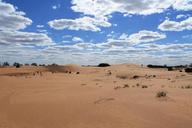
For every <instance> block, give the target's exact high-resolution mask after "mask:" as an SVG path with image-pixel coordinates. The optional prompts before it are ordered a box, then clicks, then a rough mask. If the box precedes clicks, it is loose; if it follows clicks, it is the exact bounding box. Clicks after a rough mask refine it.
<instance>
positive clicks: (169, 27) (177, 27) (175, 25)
mask: <svg viewBox="0 0 192 128" xmlns="http://www.w3.org/2000/svg"><path fill="white" fill-rule="evenodd" d="M158 29H160V30H162V31H183V30H192V17H189V18H187V19H185V20H183V21H180V22H177V21H171V20H169V19H167V20H165V21H164V22H163V23H161V24H160V25H159V26H158Z"/></svg>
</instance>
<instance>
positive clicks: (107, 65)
mask: <svg viewBox="0 0 192 128" xmlns="http://www.w3.org/2000/svg"><path fill="white" fill-rule="evenodd" d="M109 66H111V65H110V64H108V63H100V64H99V65H98V67H109Z"/></svg>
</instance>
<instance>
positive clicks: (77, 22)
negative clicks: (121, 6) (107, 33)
mask: <svg viewBox="0 0 192 128" xmlns="http://www.w3.org/2000/svg"><path fill="white" fill-rule="evenodd" d="M48 25H49V26H50V27H51V28H54V29H56V30H63V29H69V30H85V31H94V32H96V31H100V30H101V29H100V28H99V27H110V26H111V24H110V23H109V22H108V21H107V19H106V18H105V17H103V18H99V19H97V18H91V17H87V16H85V17H82V18H77V19H58V20H53V21H49V22H48Z"/></svg>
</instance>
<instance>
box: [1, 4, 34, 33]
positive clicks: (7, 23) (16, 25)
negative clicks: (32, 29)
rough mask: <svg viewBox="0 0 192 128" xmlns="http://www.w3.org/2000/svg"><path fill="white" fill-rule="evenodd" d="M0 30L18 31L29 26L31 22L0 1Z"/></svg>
mask: <svg viewBox="0 0 192 128" xmlns="http://www.w3.org/2000/svg"><path fill="white" fill-rule="evenodd" d="M0 12H1V13H0V30H20V29H24V28H26V27H27V26H28V25H31V23H32V20H31V19H29V18H27V17H25V13H24V12H22V11H17V9H16V7H14V6H13V5H11V4H9V3H5V2H1V1H0Z"/></svg>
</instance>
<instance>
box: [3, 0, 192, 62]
mask: <svg viewBox="0 0 192 128" xmlns="http://www.w3.org/2000/svg"><path fill="white" fill-rule="evenodd" d="M0 57H1V61H9V62H11V63H12V62H15V61H17V62H22V63H32V62H38V63H59V64H68V63H76V64H98V63H100V62H108V63H138V64H141V63H142V64H149V63H152V64H168V65H175V64H187V63H191V62H192V0H163V1H162V0H148V1H146V0H135V1H133V0H110V1H109V0H82V1H80V0H39V1H34V0H25V1H24V0H22V1H21V0H0Z"/></svg>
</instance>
